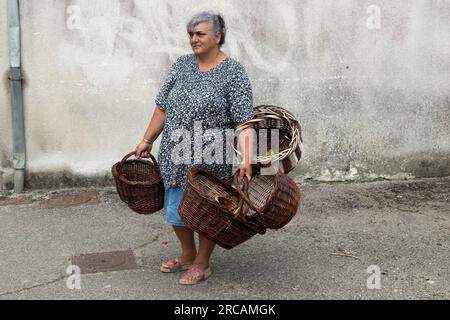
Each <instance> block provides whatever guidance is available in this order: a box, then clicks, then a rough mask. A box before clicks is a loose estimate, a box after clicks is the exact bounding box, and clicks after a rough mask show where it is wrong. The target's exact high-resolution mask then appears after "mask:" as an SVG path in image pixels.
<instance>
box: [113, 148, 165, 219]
mask: <svg viewBox="0 0 450 320" xmlns="http://www.w3.org/2000/svg"><path fill="white" fill-rule="evenodd" d="M134 154H135V152H134V151H133V152H130V153H128V154H127V155H126V156H125V157H124V158H123V159H122V161H120V162H117V163H116V164H114V165H113V167H112V175H113V177H114V181H115V183H116V188H117V192H118V193H119V197H120V199H121V200H122V201H123V202H125V203H126V204H127V205H128V207H129V208H130V209H132V210H133V211H135V212H137V213H139V214H150V213H154V212H156V211H159V210H161V209H162V208H163V204H164V183H163V180H162V177H161V173H160V171H159V168H158V164H157V162H156V159H155V157H154V156H153V155H152V154H150V158H151V162H150V161H147V160H140V159H133V160H127V159H128V158H129V157H131V156H132V155H134Z"/></svg>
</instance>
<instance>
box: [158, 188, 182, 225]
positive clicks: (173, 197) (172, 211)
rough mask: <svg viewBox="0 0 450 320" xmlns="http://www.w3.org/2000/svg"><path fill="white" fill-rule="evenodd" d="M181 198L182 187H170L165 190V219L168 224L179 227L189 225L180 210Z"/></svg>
mask: <svg viewBox="0 0 450 320" xmlns="http://www.w3.org/2000/svg"><path fill="white" fill-rule="evenodd" d="M181 198H183V188H182V187H176V188H169V189H166V190H165V191H164V221H165V223H166V224H171V225H174V226H179V227H187V226H188V225H187V224H186V223H185V222H184V221H183V219H182V218H181V216H180V213H179V212H178V207H179V206H180V202H181Z"/></svg>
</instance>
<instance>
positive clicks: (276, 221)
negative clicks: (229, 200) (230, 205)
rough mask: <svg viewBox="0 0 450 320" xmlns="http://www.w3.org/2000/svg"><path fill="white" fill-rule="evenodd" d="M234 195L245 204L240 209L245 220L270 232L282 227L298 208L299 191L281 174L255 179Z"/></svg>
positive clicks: (259, 176) (290, 180) (258, 176)
mask: <svg viewBox="0 0 450 320" xmlns="http://www.w3.org/2000/svg"><path fill="white" fill-rule="evenodd" d="M236 191H237V192H238V193H239V194H240V196H241V198H242V199H243V200H244V202H245V203H246V204H247V205H245V206H244V207H243V208H242V212H243V213H245V214H246V216H247V219H251V220H252V221H254V222H256V223H257V224H259V225H261V226H263V227H265V228H269V229H279V228H282V227H284V226H285V225H286V224H287V223H289V221H291V219H292V218H293V217H294V216H295V214H296V213H297V210H298V208H299V206H300V189H299V188H298V186H297V184H296V183H295V182H294V181H293V180H292V179H291V178H289V177H288V176H287V175H286V174H284V173H282V172H278V173H276V174H275V175H257V176H255V177H253V178H252V180H251V181H250V183H249V185H248V186H247V187H245V188H244V190H243V191H241V190H240V189H239V188H236ZM248 205H250V207H249V206H248Z"/></svg>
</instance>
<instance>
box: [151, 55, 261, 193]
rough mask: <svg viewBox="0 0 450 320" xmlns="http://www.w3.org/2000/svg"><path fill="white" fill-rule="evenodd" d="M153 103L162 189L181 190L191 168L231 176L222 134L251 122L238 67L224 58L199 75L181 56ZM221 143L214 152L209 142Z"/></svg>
mask: <svg viewBox="0 0 450 320" xmlns="http://www.w3.org/2000/svg"><path fill="white" fill-rule="evenodd" d="M155 103H156V105H157V106H158V107H159V108H160V109H161V110H163V111H164V112H165V119H166V120H165V124H164V130H163V133H162V140H161V145H160V149H159V154H158V164H159V166H160V169H161V174H162V177H163V180H164V186H165V188H166V189H168V188H172V187H183V188H184V187H185V185H186V182H187V172H188V170H189V169H191V168H192V167H202V168H206V169H208V170H210V171H212V172H213V173H214V174H216V175H217V176H219V177H221V178H223V179H225V178H228V177H229V176H230V175H231V174H232V172H231V171H232V162H231V161H230V158H229V157H230V153H231V154H232V152H233V151H232V148H231V146H230V145H228V146H227V145H226V143H225V141H229V142H230V141H231V139H227V134H228V135H229V134H230V129H233V128H234V127H235V126H236V125H238V124H239V123H242V122H245V121H248V120H250V119H252V118H253V94H252V87H251V83H250V79H249V78H248V75H247V73H246V71H245V69H244V67H243V66H242V64H241V63H239V62H238V61H236V60H234V59H232V58H230V57H226V58H225V59H224V60H222V62H220V63H219V64H218V65H216V66H215V67H213V68H211V69H209V70H208V71H206V72H202V71H200V69H199V68H198V64H197V60H196V58H195V55H194V54H187V55H184V56H181V57H179V58H178V59H177V60H176V61H175V63H174V64H173V65H172V67H171V69H170V72H169V74H168V76H167V78H166V81H165V83H164V85H163V86H162V88H161V89H160V91H159V93H158V95H157V97H156V99H155ZM208 129H215V130H208ZM227 129H228V130H227ZM205 130H206V131H205ZM220 136H221V137H222V138H220ZM199 137H200V139H199ZM228 137H229V136H228ZM220 139H222V140H223V144H222V143H221V144H220V146H221V148H217V147H213V146H216V145H213V144H212V142H214V141H216V142H217V141H220ZM222 146H223V148H222ZM227 152H228V153H227ZM221 153H222V154H221ZM205 155H210V156H209V157H207V156H205ZM205 159H207V160H205Z"/></svg>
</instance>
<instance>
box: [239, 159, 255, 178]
mask: <svg viewBox="0 0 450 320" xmlns="http://www.w3.org/2000/svg"><path fill="white" fill-rule="evenodd" d="M244 176H246V177H247V179H248V181H250V180H251V179H252V165H251V164H250V163H242V164H241V165H240V167H239V179H243V178H244Z"/></svg>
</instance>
